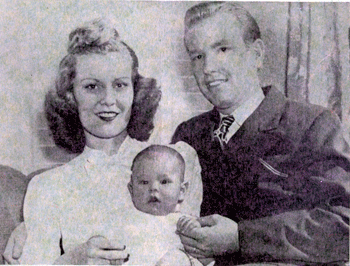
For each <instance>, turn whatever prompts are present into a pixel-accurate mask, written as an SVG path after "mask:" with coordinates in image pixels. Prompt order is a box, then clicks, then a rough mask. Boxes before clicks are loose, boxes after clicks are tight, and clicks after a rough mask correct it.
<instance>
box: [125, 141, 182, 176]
mask: <svg viewBox="0 0 350 266" xmlns="http://www.w3.org/2000/svg"><path fill="white" fill-rule="evenodd" d="M164 153H166V154H169V155H171V156H172V157H174V158H176V160H177V161H178V162H179V163H180V167H181V182H182V181H183V180H184V175H185V167H186V164H185V160H184V158H183V157H182V155H181V154H180V153H179V152H178V151H176V150H175V149H173V148H170V147H168V146H165V145H151V146H149V147H147V148H145V149H143V150H142V151H140V152H139V153H138V154H137V155H136V156H135V158H134V160H133V162H132V166H131V171H133V169H134V165H135V164H136V163H137V162H138V161H140V160H141V159H143V158H147V159H152V158H154V157H155V156H157V155H159V154H164Z"/></svg>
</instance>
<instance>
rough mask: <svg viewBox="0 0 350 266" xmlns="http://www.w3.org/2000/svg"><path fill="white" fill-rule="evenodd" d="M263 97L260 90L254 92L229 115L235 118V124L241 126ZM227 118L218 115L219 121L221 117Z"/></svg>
mask: <svg viewBox="0 0 350 266" xmlns="http://www.w3.org/2000/svg"><path fill="white" fill-rule="evenodd" d="M264 98H265V96H264V93H263V91H262V90H258V91H257V92H255V93H254V94H253V95H252V96H251V97H250V98H249V99H248V100H247V101H245V102H244V103H243V104H241V106H240V107H238V108H237V109H236V110H235V111H234V112H233V113H232V114H231V115H232V116H233V117H234V118H235V123H237V124H238V125H239V126H242V124H243V123H244V121H246V120H247V118H248V117H249V116H250V115H251V114H252V113H253V112H254V111H255V110H256V108H258V106H259V105H260V103H261V102H262V101H263V100H264ZM225 116H228V115H224V114H221V113H220V121H221V120H222V118H223V117H225Z"/></svg>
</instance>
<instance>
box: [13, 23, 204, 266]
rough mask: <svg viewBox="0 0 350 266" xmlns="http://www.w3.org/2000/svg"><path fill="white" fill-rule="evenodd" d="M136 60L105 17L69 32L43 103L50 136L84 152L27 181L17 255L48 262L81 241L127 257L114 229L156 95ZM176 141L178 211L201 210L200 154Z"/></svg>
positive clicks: (98, 252) (93, 251) (96, 253)
mask: <svg viewBox="0 0 350 266" xmlns="http://www.w3.org/2000/svg"><path fill="white" fill-rule="evenodd" d="M137 68H138V60H137V57H136V55H135V53H134V52H133V50H132V49H131V48H130V47H129V46H127V45H126V44H125V43H124V42H122V41H121V40H120V39H119V35H118V33H117V31H116V30H115V29H113V28H111V27H110V26H109V25H108V23H106V22H105V21H103V20H95V21H92V22H89V23H87V24H86V25H85V26H83V27H80V28H77V29H76V30H74V31H73V32H72V33H71V34H70V36H69V46H68V55H67V56H66V57H64V58H63V60H62V61H61V63H60V65H59V77H58V79H57V83H56V92H50V93H49V94H48V96H47V98H46V111H47V118H48V121H49V124H50V129H51V131H52V133H53V137H54V140H55V143H56V144H57V145H59V146H61V147H63V148H65V149H67V150H68V151H71V152H81V154H80V155H79V156H78V157H77V158H75V159H74V160H72V161H70V162H69V163H67V164H66V165H64V166H61V167H58V168H55V169H53V170H50V171H47V172H45V173H43V174H41V175H39V176H36V177H35V178H33V179H32V181H31V182H30V184H29V187H28V190H27V194H26V198H25V202H24V219H25V226H26V229H27V239H26V243H25V246H24V248H23V253H22V256H21V258H20V260H19V261H20V263H22V264H52V263H53V262H54V261H55V260H56V259H57V258H58V257H59V256H60V255H61V253H62V251H63V252H66V251H68V250H70V248H71V247H74V246H76V245H77V244H80V243H84V242H87V243H88V245H87V246H88V247H90V250H89V256H90V257H92V258H93V257H99V258H102V259H108V260H111V261H113V262H115V261H116V260H119V259H120V260H123V259H125V258H126V257H127V254H126V252H124V249H125V247H124V244H123V243H120V242H118V238H117V236H118V232H117V231H113V230H114V229H115V228H116V226H115V225H116V224H118V219H121V218H120V217H121V216H122V215H120V214H122V213H123V212H124V211H126V210H127V209H128V208H133V205H132V202H131V198H130V195H129V192H128V190H127V183H128V181H129V178H130V167H131V163H132V159H133V157H134V156H135V155H136V154H137V153H138V152H139V151H140V150H142V149H143V148H145V147H146V146H148V145H149V144H148V143H145V142H140V141H146V140H148V138H149V136H150V133H151V131H152V129H153V123H152V119H153V116H154V114H155V111H156V109H157V106H158V102H159V100H160V95H161V94H160V91H159V90H158V89H157V87H156V82H155V80H154V79H146V78H143V77H142V76H140V75H139V73H138V70H137ZM175 148H176V149H177V150H178V151H180V152H181V153H182V155H183V156H184V157H185V160H186V165H187V168H186V174H185V178H186V179H187V180H189V183H190V188H189V193H188V197H187V198H186V199H185V200H184V202H183V204H182V206H181V211H182V212H185V213H189V214H193V215H198V214H199V209H200V203H201V196H202V194H201V193H202V187H201V180H200V169H199V164H198V159H197V158H196V155H195V152H194V151H193V150H192V149H190V148H189V146H187V145H186V144H184V143H181V144H180V145H178V146H175ZM115 173H123V174H121V175H118V176H115ZM116 206H117V207H116ZM119 230H120V229H119ZM93 236H104V237H105V239H106V240H107V242H106V241H102V242H103V243H100V242H98V241H97V242H96V241H91V240H90V241H88V240H89V239H90V238H91V237H92V238H91V239H94V237H93ZM60 242H61V244H60ZM106 243H107V244H106ZM113 243H114V244H113ZM60 246H61V248H60ZM91 247H92V248H91ZM61 249H62V250H61Z"/></svg>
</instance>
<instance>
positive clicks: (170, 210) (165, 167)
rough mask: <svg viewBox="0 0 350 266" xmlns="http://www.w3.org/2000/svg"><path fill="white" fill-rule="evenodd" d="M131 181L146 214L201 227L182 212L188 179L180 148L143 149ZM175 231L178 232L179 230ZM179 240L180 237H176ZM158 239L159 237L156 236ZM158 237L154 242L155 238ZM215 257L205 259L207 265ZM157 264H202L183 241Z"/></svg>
mask: <svg viewBox="0 0 350 266" xmlns="http://www.w3.org/2000/svg"><path fill="white" fill-rule="evenodd" d="M131 171H132V175H131V181H130V182H129V184H128V188H129V191H130V195H131V198H132V201H133V204H134V206H135V207H136V209H138V210H139V211H141V212H143V213H148V214H151V215H156V216H167V217H169V219H168V222H169V223H170V224H171V223H173V225H174V227H170V230H171V229H175V225H176V224H177V227H178V228H177V229H178V230H188V229H192V228H194V227H200V224H199V222H198V221H197V220H196V219H195V218H194V217H189V216H184V215H183V214H181V213H180V207H181V203H182V201H183V200H184V197H185V194H186V190H187V188H188V185H189V184H188V182H186V181H184V174H185V161H184V159H183V158H182V156H181V155H180V153H178V152H177V151H176V150H174V149H172V148H170V147H167V146H161V145H152V146H149V147H148V148H146V149H144V150H142V151H141V152H140V153H139V154H138V155H137V156H136V157H135V158H134V161H133V164H132V167H131ZM171 233H173V234H175V230H173V231H172V232H171ZM176 237H177V239H178V236H176ZM155 240H156V239H155ZM155 240H154V241H155ZM211 261H213V260H212V259H205V260H203V261H201V262H202V263H203V264H205V265H207V264H208V263H209V262H211ZM157 265H201V264H200V263H199V262H198V261H197V260H195V259H194V258H192V257H191V256H189V255H188V254H187V253H186V252H185V251H184V249H183V247H182V245H181V243H178V245H177V247H175V248H172V249H171V250H169V251H168V252H167V253H166V254H165V255H164V256H163V257H162V258H161V259H160V260H159V261H158V263H157Z"/></svg>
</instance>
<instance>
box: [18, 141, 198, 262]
mask: <svg viewBox="0 0 350 266" xmlns="http://www.w3.org/2000/svg"><path fill="white" fill-rule="evenodd" d="M149 145H150V143H145V142H139V141H137V140H135V139H131V138H130V137H127V138H126V139H125V141H124V142H123V144H122V145H121V147H120V148H119V150H118V153H117V154H116V155H113V156H108V155H107V154H105V153H104V152H102V151H99V150H93V149H91V148H88V147H86V148H85V149H84V152H83V153H82V154H81V155H79V156H78V157H76V158H75V159H73V160H72V161H70V162H69V163H67V164H65V165H63V166H61V167H57V168H55V169H53V170H50V171H47V172H44V173H42V174H41V175H38V176H36V177H34V178H33V179H32V180H31V182H30V183H29V186H28V190H27V194H26V197H25V201H24V210H23V211H24V220H25V225H26V229H27V240H26V243H25V246H24V249H23V253H22V256H21V258H20V262H21V263H22V264H52V263H53V262H54V261H55V260H56V259H57V258H58V257H59V256H60V255H61V254H60V247H59V241H60V238H61V237H62V239H63V248H64V249H69V247H71V246H74V245H77V244H81V243H84V242H86V241H87V240H88V239H89V238H90V237H92V236H96V235H102V236H105V237H107V238H108V239H118V234H121V232H123V228H120V227H121V225H123V224H125V219H130V217H129V216H130V214H131V213H132V211H134V206H133V203H132V201H131V197H130V194H129V191H128V188H127V184H128V182H129V181H130V175H131V170H130V169H131V164H132V161H133V159H134V157H135V156H136V154H137V153H138V152H140V151H141V150H142V149H144V148H146V147H148V146H149ZM168 146H170V147H173V148H175V149H176V150H177V151H178V152H180V153H181V155H182V156H183V157H184V159H185V162H186V170H185V180H186V181H188V182H189V189H188V191H187V194H186V198H185V200H184V202H183V203H182V204H181V212H182V213H186V214H190V215H195V216H199V212H200V204H201V202H202V181H201V177H200V172H201V169H200V166H199V162H198V157H197V154H196V152H195V151H194V150H193V149H192V148H191V147H190V146H189V145H187V144H185V143H183V142H179V143H177V144H175V145H168ZM131 210H132V211H131ZM128 211H131V213H130V212H128ZM118 225H119V226H118ZM121 244H122V245H124V244H123V243H121Z"/></svg>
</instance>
